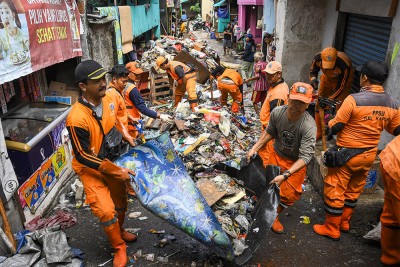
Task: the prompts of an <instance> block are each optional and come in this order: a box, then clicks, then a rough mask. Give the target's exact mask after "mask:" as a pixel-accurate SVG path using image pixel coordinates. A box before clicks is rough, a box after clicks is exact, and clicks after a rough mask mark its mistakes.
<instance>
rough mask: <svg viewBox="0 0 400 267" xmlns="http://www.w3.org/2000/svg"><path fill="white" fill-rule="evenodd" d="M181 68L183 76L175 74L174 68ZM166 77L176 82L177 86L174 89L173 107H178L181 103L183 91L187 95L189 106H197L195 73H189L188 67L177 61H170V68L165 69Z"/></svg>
mask: <svg viewBox="0 0 400 267" xmlns="http://www.w3.org/2000/svg"><path fill="white" fill-rule="evenodd" d="M178 66H180V67H182V69H183V76H181V77H180V75H179V74H178V73H177V69H176V67H178ZM167 73H168V75H169V76H170V77H171V78H172V79H174V80H175V81H177V82H178V86H177V87H176V89H175V106H178V104H179V102H181V100H182V97H183V95H184V94H185V91H186V92H187V93H188V99H189V103H190V104H194V103H196V104H197V94H196V81H197V72H196V71H191V70H190V68H189V67H188V66H186V65H185V64H183V63H181V62H179V61H170V68H169V69H167Z"/></svg>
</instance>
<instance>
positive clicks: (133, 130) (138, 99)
mask: <svg viewBox="0 0 400 267" xmlns="http://www.w3.org/2000/svg"><path fill="white" fill-rule="evenodd" d="M126 69H127V70H128V71H129V75H128V77H129V80H130V81H128V82H127V83H126V86H125V90H124V91H123V92H122V94H123V97H124V100H125V105H126V112H127V117H128V126H127V128H128V130H129V134H130V135H132V136H133V137H134V138H137V137H138V135H139V132H138V122H139V119H140V115H141V114H143V115H145V116H148V117H150V118H153V119H161V120H162V121H163V122H170V121H172V117H171V116H169V115H167V114H161V113H157V112H156V111H154V110H152V109H149V108H148V107H147V106H146V104H145V101H144V99H143V97H142V95H141V94H140V89H139V88H140V86H141V85H140V75H141V74H142V73H143V70H142V69H141V68H139V67H138V66H137V63H136V62H129V63H128V64H127V65H126ZM145 86H146V88H147V85H145ZM130 194H131V195H132V190H131V191H130Z"/></svg>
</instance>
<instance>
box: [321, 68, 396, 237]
mask: <svg viewBox="0 0 400 267" xmlns="http://www.w3.org/2000/svg"><path fill="white" fill-rule="evenodd" d="M357 70H358V71H361V76H360V86H361V90H360V92H359V93H356V94H351V95H350V96H348V97H347V98H346V99H345V100H344V102H343V105H342V107H341V108H340V109H339V111H338V112H337V114H336V116H335V118H334V119H332V120H331V121H329V128H330V132H331V134H337V140H336V145H337V147H336V148H333V149H330V150H328V151H326V152H325V155H324V156H325V161H326V162H325V164H326V165H327V166H331V167H328V174H327V176H326V177H325V179H324V203H325V212H326V219H325V223H324V224H322V225H321V224H316V225H314V231H315V232H316V233H317V234H319V235H322V236H325V237H328V238H330V239H333V240H335V241H337V240H339V239H340V231H342V232H348V231H349V229H350V219H351V216H352V214H353V211H354V208H355V207H356V204H357V200H358V197H359V196H360V194H361V192H362V190H363V188H364V185H365V183H366V180H365V179H366V177H367V174H368V171H369V170H370V168H371V166H372V164H373V163H374V161H375V158H376V154H377V151H378V143H379V139H380V137H381V133H382V131H383V130H384V129H385V130H386V131H388V132H389V133H392V134H394V135H398V134H399V133H400V113H399V106H398V104H397V103H396V102H395V101H394V99H392V98H391V97H390V95H388V94H387V93H385V90H384V88H383V86H382V84H383V83H384V82H385V80H386V78H387V76H388V67H387V66H386V64H385V63H383V62H377V61H369V62H366V63H365V64H364V65H363V66H360V67H358V68H357ZM332 151H333V152H335V153H336V152H337V153H338V157H336V158H335V160H334V162H333V161H332V160H327V157H326V155H327V153H328V154H329V153H330V152H332ZM343 159H347V161H346V160H343ZM332 162H333V164H332ZM332 165H333V166H332Z"/></svg>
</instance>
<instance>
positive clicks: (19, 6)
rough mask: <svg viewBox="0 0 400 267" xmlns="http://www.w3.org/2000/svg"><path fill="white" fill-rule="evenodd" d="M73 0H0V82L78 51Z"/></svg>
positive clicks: (72, 55)
mask: <svg viewBox="0 0 400 267" xmlns="http://www.w3.org/2000/svg"><path fill="white" fill-rule="evenodd" d="M80 29H81V21H80V15H79V11H78V7H77V5H76V2H75V0H12V1H11V0H0V84H3V83H5V82H8V81H12V80H14V79H17V78H19V77H22V76H25V75H27V74H29V73H32V72H34V71H37V70H39V69H42V68H45V67H48V66H51V65H54V64H56V63H59V62H63V61H65V60H67V59H69V58H73V57H76V56H81V55H82V49H81V44H80V32H81V31H80Z"/></svg>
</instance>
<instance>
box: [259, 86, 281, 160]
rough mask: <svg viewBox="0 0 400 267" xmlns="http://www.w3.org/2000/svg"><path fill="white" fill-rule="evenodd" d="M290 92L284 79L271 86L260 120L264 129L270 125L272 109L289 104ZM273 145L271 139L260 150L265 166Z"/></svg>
mask: <svg viewBox="0 0 400 267" xmlns="http://www.w3.org/2000/svg"><path fill="white" fill-rule="evenodd" d="M288 94H289V86H288V85H287V84H286V83H285V82H284V80H283V79H282V80H281V81H280V82H278V84H275V85H274V87H272V86H271V87H270V89H269V90H268V93H267V97H266V98H265V101H264V103H263V105H262V107H261V112H260V122H261V129H262V130H264V129H265V128H266V127H267V126H268V122H269V117H270V115H271V111H272V110H273V109H274V108H275V107H277V106H282V105H286V104H287V102H288ZM273 145H274V140H271V141H269V142H268V143H267V144H266V145H265V147H263V148H261V149H260V150H258V155H260V157H261V158H262V160H263V164H264V167H265V166H267V163H268V157H269V155H270V153H271V152H272V151H273Z"/></svg>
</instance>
